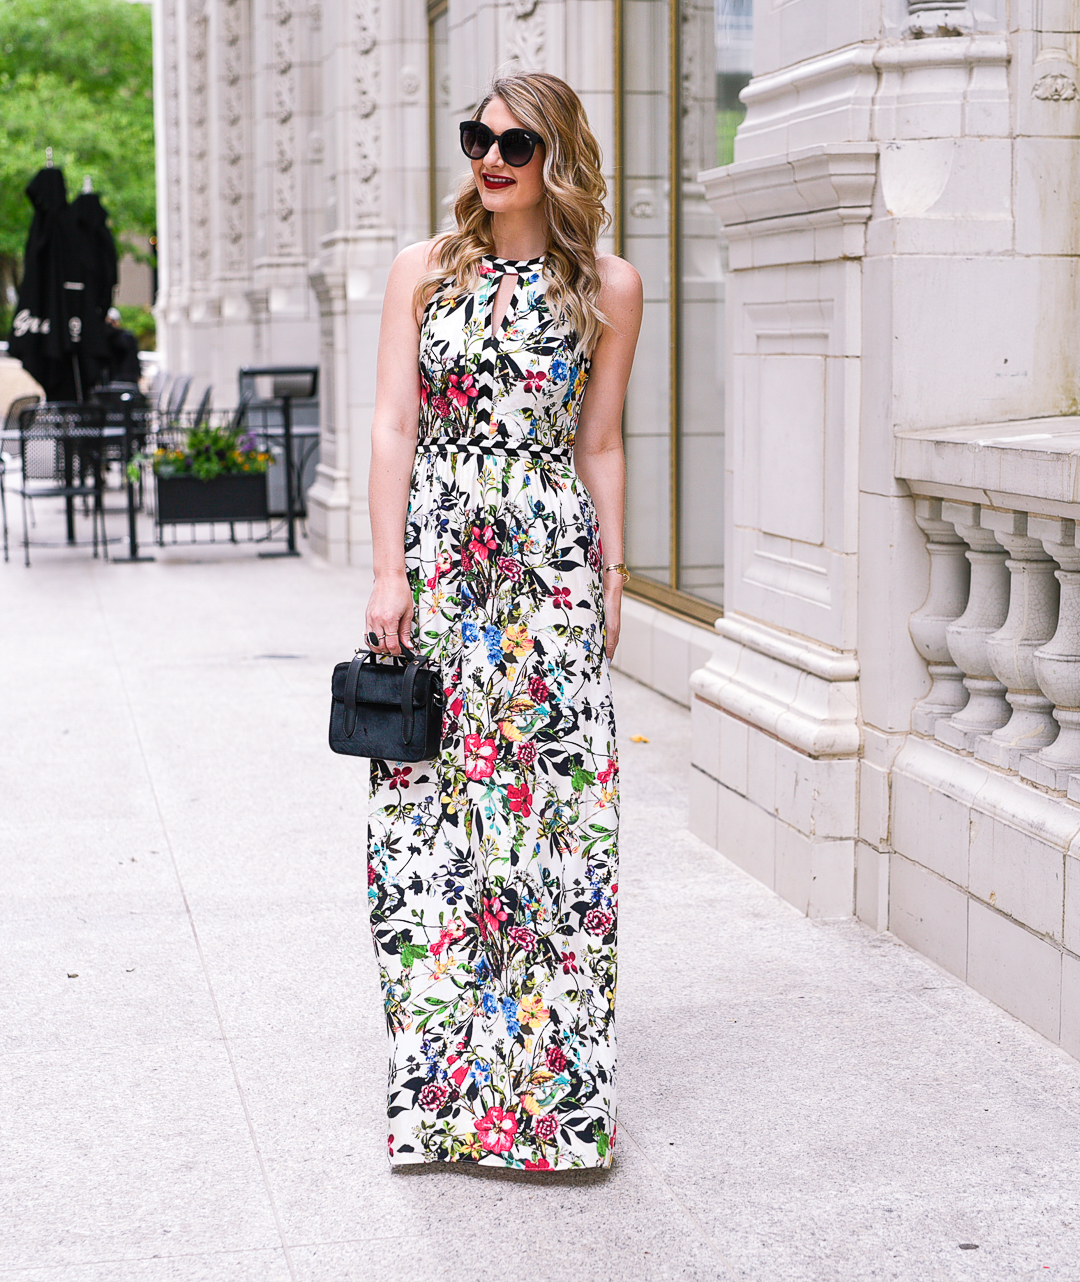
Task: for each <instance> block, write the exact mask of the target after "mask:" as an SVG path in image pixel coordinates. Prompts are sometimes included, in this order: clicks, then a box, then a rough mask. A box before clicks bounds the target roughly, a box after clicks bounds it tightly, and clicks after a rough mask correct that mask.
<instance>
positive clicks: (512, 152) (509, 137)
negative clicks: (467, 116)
mask: <svg viewBox="0 0 1080 1282" xmlns="http://www.w3.org/2000/svg"><path fill="white" fill-rule="evenodd" d="M458 128H459V129H460V130H461V150H462V151H463V152H464V153H465V155H466V156H468V157H469V159H470V160H483V159H484V157H485V156H486V155H487V154H488V152H489V151H490V150H491V144H492V143H493V142H497V143H498V144H499V154H500V155H501V156H502V158H503V160H505V161H506V163H507V164H508V165H512V166H513V167H514V168H515V169H521V168H522V167H523V166H524V165H527V164H528V163H529V161H530V160H532V158H533V152H535V151H536V145H537V143H541V142H543V141H544V140H543V138H541V137H540V135H539V134H534V133H533V131H532V130H531V129H504V130H503V132H502V133H501V134H497V133H494V132H492V130H491V129H490V128H489V127H488V126H487V125H485V124H484V123H483V122H482V121H479V120H463V121H462V122H461V124H459V125H458Z"/></svg>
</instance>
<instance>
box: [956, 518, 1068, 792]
mask: <svg viewBox="0 0 1080 1282" xmlns="http://www.w3.org/2000/svg"><path fill="white" fill-rule="evenodd" d="M979 524H980V526H981V528H982V529H984V530H992V531H993V532H994V534H995V536H996V538H997V541H998V542H999V543H1000V544H1001V545H1002V546H1003V547H1004V548H1006V549H1007V550H1008V553H1009V559H1008V560H1007V561H1006V562H1005V565H1006V568H1007V569H1008V571H1009V613H1008V615H1007V617H1006V619H1005V623H1004V624H1003V626H1002V627H1000V628H999V629H998V630H997V631H996V632H995V633H994V634H993V636H991V637H989V638H988V639H987V642H986V653H987V656H988V658H989V660H990V666H991V668H993V670H994V676H996V677H997V679H998V680H999V681H1000V682H1002V683H1003V684H1004V685H1005V687H1006V689H1007V692H1008V693H1007V694H1006V695H1005V698H1006V700H1007V701H1008V703H1009V706H1010V707H1011V708H1012V716H1011V717H1010V718H1009V720H1008V722H1007V724H1006V725H1003V726H1002V727H1001V728H1000V729H999V730H995V731H994V733H993V734H991V735H987V736H986V737H985V738H982V739H980V740H979V741H978V742H977V743H976V744H975V756H976V757H978V759H979V760H980V761H988V762H990V764H991V765H995V766H1001V767H1002V768H1003V769H1005V770H1015V769H1016V768H1017V767H1018V766H1019V764H1020V757H1021V754H1022V753H1025V752H1037V751H1038V750H1039V749H1040V748H1044V747H1046V746H1047V745H1048V744H1051V743H1053V742H1054V740H1055V739H1056V738H1057V733H1058V726H1057V722H1056V721H1055V720H1054V718H1053V716H1052V711H1053V706H1054V705H1053V704H1052V703H1051V701H1050V700H1049V699H1048V698H1047V697H1046V695H1045V694H1043V692H1042V691H1041V690H1040V689H1039V683H1038V680H1037V678H1036V675H1035V666H1034V659H1033V656H1034V654H1035V651H1036V650H1037V649H1038V648H1039V646H1041V645H1043V644H1044V643H1045V642H1047V641H1049V640H1050V638H1051V637H1052V636H1053V635H1054V629H1055V628H1056V627H1057V618H1058V583H1057V579H1056V578H1055V577H1054V570H1055V569H1056V566H1055V564H1054V562H1053V560H1052V559H1051V557H1050V556H1048V555H1047V553H1046V551H1045V550H1044V549H1043V545H1042V543H1041V542H1040V540H1039V539H1037V538H1033V537H1031V536H1030V535H1029V533H1028V516H1027V513H1026V512H1007V511H1001V510H999V509H996V508H983V509H982V513H981V516H980V520H979Z"/></svg>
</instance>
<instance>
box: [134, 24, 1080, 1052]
mask: <svg viewBox="0 0 1080 1282" xmlns="http://www.w3.org/2000/svg"><path fill="white" fill-rule="evenodd" d="M155 16H156V35H155V40H156V59H157V84H158V86H159V95H158V138H159V157H160V159H159V217H160V227H159V241H160V245H161V272H160V279H161V293H160V295H159V301H158V310H159V313H160V329H159V333H160V334H161V335H162V336H163V348H164V353H165V359H166V361H167V363H168V365H169V366H170V368H172V369H174V370H180V369H183V370H185V371H187V372H191V373H194V374H196V375H197V376H198V377H201V378H202V379H204V380H208V381H212V382H213V383H214V384H215V385H216V386H217V387H218V388H220V390H221V394H222V396H225V395H227V393H228V392H229V391H230V390H231V388H232V387H233V386H235V374H236V369H237V367H238V366H239V365H241V364H246V363H252V362H256V361H257V362H259V363H271V362H280V363H285V362H288V363H292V362H295V361H298V360H303V361H311V362H316V361H317V362H318V363H319V364H320V366H321V369H322V389H323V393H322V407H321V409H322V428H323V440H322V453H321V461H320V464H319V468H318V475H317V478H316V481H315V483H314V485H313V487H312V489H311V492H310V494H309V505H310V511H311V520H310V541H311V544H312V546H313V547H314V548H315V550H316V551H317V552H319V553H320V554H321V555H323V556H326V557H328V558H330V559H331V560H334V561H339V562H352V563H355V564H356V565H357V566H363V565H364V564H365V563H366V560H367V555H368V537H369V536H368V531H367V514H366V500H365V480H366V476H365V474H366V458H367V452H368V424H369V422H370V414H371V408H372V400H373V391H374V354H375V342H376V334H377V328H378V318H379V309H380V303H381V295H382V288H383V282H384V279H385V275H386V271H387V268H388V266H389V263H390V262H391V260H392V258H393V256H394V254H395V253H396V251H397V250H398V249H399V248H401V247H402V246H403V245H405V244H407V243H409V242H411V241H414V240H417V239H420V238H423V237H425V236H427V235H429V234H431V232H432V230H433V229H435V228H437V227H438V226H439V225H440V224H441V223H442V221H443V219H444V218H445V216H446V199H447V195H448V193H449V191H450V190H451V188H452V186H453V182H454V179H455V177H456V176H457V175H458V174H459V173H460V172H461V171H462V168H463V161H462V159H461V158H460V156H459V155H457V154H456V152H455V148H456V141H455V138H454V126H455V122H456V120H457V119H460V118H462V117H463V116H464V115H466V114H467V113H468V112H469V111H470V110H471V108H472V106H473V104H474V103H475V102H476V101H477V99H478V97H479V96H480V94H481V93H482V91H483V87H484V85H485V83H486V82H487V81H488V79H489V78H490V76H491V73H492V71H493V70H494V69H495V68H496V67H497V66H500V65H511V64H517V65H523V66H528V67H542V68H545V69H547V70H551V71H554V72H556V73H558V74H560V75H563V76H565V77H566V78H567V79H568V80H570V81H571V82H572V83H573V84H574V85H575V86H576V87H577V88H578V89H579V91H580V92H581V94H582V97H583V99H584V101H585V103H586V106H587V108H588V110H589V114H590V117H591V119H592V121H593V123H594V125H595V127H596V129H597V132H598V134H599V136H600V138H601V140H602V143H603V145H604V152H605V157H606V162H605V163H606V165H607V175H608V179H609V182H610V185H611V212H612V215H613V224H612V227H611V229H610V233H609V235H608V237H607V239H606V242H605V247H608V248H614V249H617V250H618V251H620V252H622V253H624V254H625V255H626V256H627V257H629V258H630V259H631V260H632V261H633V262H634V263H635V265H636V266H637V267H638V268H639V270H640V271H641V274H642V278H643V281H644V284H645V298H646V310H645V321H644V329H643V338H642V345H641V354H640V357H639V360H638V363H637V366H636V369H635V372H634V376H633V382H632V385H631V389H630V395H629V398H628V406H627V411H626V418H625V424H624V434H625V440H626V445H627V457H628V469H629V501H628V545H627V546H628V553H627V559H628V561H630V563H631V566H632V569H633V570H634V579H633V582H632V585H631V588H632V599H631V600H630V601H629V602H628V605H627V611H626V613H627V618H626V624H625V632H624V639H623V642H622V645H621V646H620V653H619V659H618V662H619V665H620V666H621V667H622V668H623V669H624V670H626V671H628V672H630V673H631V674H632V675H634V676H636V677H638V678H639V679H641V680H643V681H645V682H647V683H648V684H651V685H653V686H655V687H656V688H658V689H661V690H663V691H664V692H665V693H667V694H669V695H671V697H673V698H676V699H679V700H681V701H682V702H684V703H687V704H689V706H690V707H691V712H692V717H691V724H692V729H693V761H694V767H693V776H692V780H691V790H692V823H693V826H694V828H695V830H696V831H697V832H698V833H699V834H700V835H701V836H702V837H704V838H705V839H706V840H708V841H710V842H712V843H713V844H716V845H718V846H719V848H720V849H721V850H722V851H723V852H724V853H725V854H726V855H728V856H729V857H730V858H732V859H733V860H735V861H736V862H738V863H740V864H741V865H742V866H743V867H745V868H746V869H747V870H748V871H750V872H751V873H753V874H754V875H755V876H757V877H760V878H761V879H762V880H764V881H765V882H767V883H768V884H769V885H771V886H773V887H774V888H775V889H776V891H777V892H778V893H779V894H781V895H782V896H784V897H785V898H786V899H788V900H790V901H791V902H792V903H794V904H796V905H797V906H798V907H799V908H800V909H802V910H803V911H804V912H807V913H809V914H811V915H817V916H845V915H852V914H857V915H858V916H859V917H861V918H862V919H863V920H865V921H867V922H868V923H870V924H871V925H872V926H874V927H876V928H879V929H886V928H888V929H891V930H892V931H894V932H895V933H896V934H897V935H899V936H900V937H901V938H902V939H904V940H906V941H908V942H909V943H911V944H912V945H913V946H915V947H916V948H919V949H920V950H922V951H923V952H925V953H926V954H927V955H928V956H930V957H932V958H933V959H934V960H935V961H937V962H938V963H939V964H941V965H942V966H944V967H946V968H947V969H948V970H950V971H952V972H953V973H955V974H957V975H959V976H961V977H962V978H964V979H966V980H967V981H968V982H969V983H971V984H972V985H973V986H974V987H976V988H977V989H979V990H980V991H982V992H984V993H986V994H987V995H988V996H990V997H991V998H992V999H993V1000H995V1001H997V1002H998V1003H1000V1004H1001V1005H1003V1006H1004V1007H1005V1008H1006V1009H1008V1010H1010V1011H1012V1012H1013V1013H1014V1014H1016V1015H1017V1016H1019V1017H1020V1018H1021V1019H1023V1020H1025V1021H1026V1022H1027V1023H1029V1024H1031V1025H1032V1026H1033V1027H1035V1028H1037V1029H1038V1030H1039V1031H1040V1032H1042V1033H1043V1034H1045V1035H1046V1036H1047V1037H1049V1038H1051V1039H1052V1040H1054V1041H1056V1042H1059V1043H1060V1044H1061V1045H1063V1046H1065V1047H1066V1048H1067V1049H1069V1050H1070V1051H1071V1052H1072V1053H1073V1054H1076V1055H1080V540H1078V538H1077V529H1076V526H1077V522H1078V520H1080V482H1078V480H1077V476H1078V475H1080V467H1078V462H1080V403H1078V394H1077V366H1078V361H1077V357H1076V350H1077V345H1076V334H1077V325H1078V321H1080V316H1078V315H1077V311H1078V307H1080V280H1078V274H1080V272H1078V267H1080V212H1078V211H1080V145H1078V143H1080V88H1078V84H1080V79H1078V76H1080V73H1078V70H1077V67H1078V63H1080V7H1078V6H1077V5H1076V4H1075V0H757V2H756V3H754V4H751V3H750V0H393V2H391V0H320V2H318V3H315V2H312V0H306V2H304V0H155ZM751 73H752V76H751ZM748 82H749V83H748ZM740 91H741V98H740Z"/></svg>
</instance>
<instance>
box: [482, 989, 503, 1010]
mask: <svg viewBox="0 0 1080 1282" xmlns="http://www.w3.org/2000/svg"><path fill="white" fill-rule="evenodd" d="M481 1004H482V1005H483V1007H484V1014H485V1015H497V1014H498V1012H499V1003H498V1002H497V1001H496V1000H495V997H494V995H493V994H492V993H485V994H484V997H483V1001H482V1003H481Z"/></svg>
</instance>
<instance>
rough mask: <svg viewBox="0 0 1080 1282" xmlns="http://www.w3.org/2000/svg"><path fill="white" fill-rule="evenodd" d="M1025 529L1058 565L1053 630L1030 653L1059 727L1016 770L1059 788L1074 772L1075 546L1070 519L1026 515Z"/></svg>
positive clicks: (1077, 734) (1079, 748) (1079, 615)
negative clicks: (1048, 741) (1058, 598)
mask: <svg viewBox="0 0 1080 1282" xmlns="http://www.w3.org/2000/svg"><path fill="white" fill-rule="evenodd" d="M1028 533H1029V534H1030V535H1032V536H1033V537H1038V538H1041V539H1042V543H1043V547H1044V548H1045V549H1046V551H1047V552H1049V554H1050V555H1051V556H1052V557H1053V558H1054V560H1055V561H1056V562H1057V563H1058V565H1059V566H1060V569H1059V570H1058V571H1057V579H1058V582H1059V583H1060V584H1061V601H1060V604H1059V607H1058V619H1057V631H1056V632H1055V633H1054V635H1053V637H1051V639H1050V640H1049V641H1047V643H1046V644H1045V645H1043V646H1040V647H1039V648H1038V649H1037V650H1036V651H1035V653H1034V655H1033V660H1034V668H1035V676H1036V678H1037V680H1038V682H1039V686H1040V688H1041V690H1042V692H1043V694H1045V695H1046V696H1047V698H1049V699H1051V700H1053V703H1054V720H1055V721H1056V722H1057V723H1058V725H1059V726H1060V727H1061V732H1060V734H1059V735H1058V737H1057V738H1056V739H1055V740H1054V742H1053V743H1051V744H1050V745H1049V746H1048V747H1045V748H1043V749H1042V750H1041V751H1040V752H1038V753H1036V754H1034V755H1033V756H1029V757H1024V758H1022V760H1021V762H1020V773H1021V775H1023V777H1024V778H1025V779H1031V780H1034V782H1035V783H1039V784H1042V785H1043V787H1045V788H1054V789H1056V790H1058V791H1065V790H1066V789H1067V788H1068V786H1069V777H1070V776H1071V775H1074V774H1077V773H1080V547H1077V538H1076V534H1077V531H1076V522H1075V521H1069V520H1065V519H1063V518H1059V517H1046V516H1032V517H1029V518H1028Z"/></svg>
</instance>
